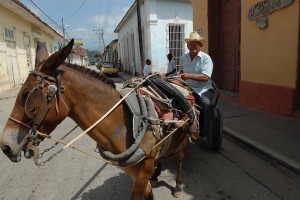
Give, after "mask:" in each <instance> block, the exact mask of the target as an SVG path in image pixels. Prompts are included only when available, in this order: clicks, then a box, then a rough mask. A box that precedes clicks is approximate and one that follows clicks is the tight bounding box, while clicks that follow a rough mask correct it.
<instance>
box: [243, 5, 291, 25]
mask: <svg viewBox="0 0 300 200" xmlns="http://www.w3.org/2000/svg"><path fill="white" fill-rule="evenodd" d="M293 1H294V0H263V1H261V2H258V3H257V4H255V5H253V6H252V7H251V8H250V9H249V14H248V18H249V20H254V19H257V18H260V17H265V16H267V15H269V14H270V13H272V12H274V11H275V10H278V9H281V8H284V7H286V6H288V5H290V4H291V3H293Z"/></svg>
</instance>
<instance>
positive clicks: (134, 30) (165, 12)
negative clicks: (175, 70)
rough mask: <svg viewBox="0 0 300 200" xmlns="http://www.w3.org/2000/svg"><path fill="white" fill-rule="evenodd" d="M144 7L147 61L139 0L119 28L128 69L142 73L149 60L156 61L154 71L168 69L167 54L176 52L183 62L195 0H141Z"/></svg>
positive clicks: (176, 55) (191, 24)
mask: <svg viewBox="0 0 300 200" xmlns="http://www.w3.org/2000/svg"><path fill="white" fill-rule="evenodd" d="M140 9H141V11H140V13H141V24H142V33H141V35H142V42H143V52H144V61H141V56H140V46H139V34H138V22H137V19H138V17H137V5H136V2H134V3H133V5H132V6H131V8H130V9H129V10H128V12H127V13H126V15H125V16H124V17H123V19H122V20H121V22H120V23H119V24H118V26H117V27H116V29H115V33H118V41H119V49H118V52H119V58H120V59H121V62H122V64H123V67H124V70H125V71H127V72H132V73H135V72H136V73H138V74H142V71H143V66H144V64H145V63H144V62H145V60H146V59H150V60H152V70H153V71H157V72H166V70H167V57H166V55H167V54H168V53H172V54H173V56H174V58H175V60H176V61H177V64H179V58H180V57H181V56H182V55H183V54H184V53H185V52H186V50H187V49H186V45H185V43H184V38H185V37H188V36H189V34H190V32H191V31H192V26H193V22H192V4H191V0H176V1H174V0H151V1H141V8H140Z"/></svg>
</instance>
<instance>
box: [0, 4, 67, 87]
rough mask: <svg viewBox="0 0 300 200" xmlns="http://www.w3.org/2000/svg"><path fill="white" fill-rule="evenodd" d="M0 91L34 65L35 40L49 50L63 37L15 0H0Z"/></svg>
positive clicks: (21, 79) (11, 84) (55, 49)
mask: <svg viewBox="0 0 300 200" xmlns="http://www.w3.org/2000/svg"><path fill="white" fill-rule="evenodd" d="M0 27H1V28H0V35H1V37H0V92H2V91H5V90H8V89H10V88H13V87H15V86H18V85H20V84H21V83H23V82H24V81H25V79H26V77H27V76H28V72H29V71H30V70H32V69H34V65H35V63H34V62H35V51H36V50H35V49H36V46H37V41H41V42H43V43H44V44H45V45H46V46H47V49H48V53H49V54H52V53H53V52H55V51H57V50H58V49H59V48H60V47H61V46H62V44H63V40H64V37H63V36H62V34H60V33H59V32H58V31H57V30H55V29H53V28H52V27H51V26H49V25H48V24H46V23H45V22H44V21H42V20H41V19H40V18H39V17H38V16H36V15H35V14H34V13H33V12H32V11H31V10H30V9H28V8H27V7H26V6H25V5H24V4H22V3H21V2H20V1H18V0H10V1H6V0H5V1H1V3H0Z"/></svg>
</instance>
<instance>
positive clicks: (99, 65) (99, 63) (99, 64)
mask: <svg viewBox="0 0 300 200" xmlns="http://www.w3.org/2000/svg"><path fill="white" fill-rule="evenodd" d="M95 65H96V67H97V68H98V69H99V70H101V67H102V65H103V63H102V62H97V63H96V64H95Z"/></svg>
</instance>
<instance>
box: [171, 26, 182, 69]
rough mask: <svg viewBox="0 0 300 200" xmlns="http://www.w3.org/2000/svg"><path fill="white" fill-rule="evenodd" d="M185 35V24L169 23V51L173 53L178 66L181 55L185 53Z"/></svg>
mask: <svg viewBox="0 0 300 200" xmlns="http://www.w3.org/2000/svg"><path fill="white" fill-rule="evenodd" d="M184 35H185V34H184V25H183V24H168V25H167V52H168V53H171V54H172V55H173V58H174V59H175V61H176V65H177V67H178V66H179V64H180V63H179V61H180V58H181V56H183V54H184V53H185V46H184Z"/></svg>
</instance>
